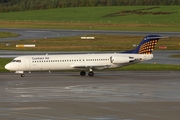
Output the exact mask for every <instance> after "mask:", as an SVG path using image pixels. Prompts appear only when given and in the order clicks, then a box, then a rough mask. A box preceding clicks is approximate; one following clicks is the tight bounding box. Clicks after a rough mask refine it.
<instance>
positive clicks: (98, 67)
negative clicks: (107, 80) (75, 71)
mask: <svg viewBox="0 0 180 120" xmlns="http://www.w3.org/2000/svg"><path fill="white" fill-rule="evenodd" d="M72 67H74V68H79V69H86V68H87V69H89V68H91V69H106V68H109V67H110V65H72Z"/></svg>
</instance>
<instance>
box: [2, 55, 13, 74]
mask: <svg viewBox="0 0 180 120" xmlns="http://www.w3.org/2000/svg"><path fill="white" fill-rule="evenodd" d="M10 61H12V59H10V58H0V72H7V70H6V69H5V68H4V66H5V65H6V64H7V63H9V62H10Z"/></svg>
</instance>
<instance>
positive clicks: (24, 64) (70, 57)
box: [5, 35, 164, 77]
mask: <svg viewBox="0 0 180 120" xmlns="http://www.w3.org/2000/svg"><path fill="white" fill-rule="evenodd" d="M160 38H164V37H161V36H159V35H149V36H146V37H144V39H143V40H142V41H141V43H140V44H139V45H138V46H137V47H136V48H135V49H134V50H130V51H126V52H123V53H101V54H100V53H99V54H66V55H33V56H19V57H16V58H15V59H14V60H12V62H10V63H8V64H7V65H6V66H5V68H6V69H7V70H10V71H15V73H19V74H21V77H24V76H25V74H24V72H25V71H28V72H31V71H49V72H50V71H53V70H80V71H81V72H80V75H81V76H85V75H86V72H85V71H89V72H88V75H89V76H94V72H93V71H94V70H100V69H107V68H118V67H122V66H126V65H130V64H134V63H137V62H140V61H146V60H150V59H152V58H153V54H152V51H153V50H154V47H155V45H156V44H157V42H158V40H159V39H160Z"/></svg>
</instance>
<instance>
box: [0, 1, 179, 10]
mask: <svg viewBox="0 0 180 120" xmlns="http://www.w3.org/2000/svg"><path fill="white" fill-rule="evenodd" d="M140 5H180V0H0V12H10V11H26V10H41V9H53V8H66V7H91V6H140Z"/></svg>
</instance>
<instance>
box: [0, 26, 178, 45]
mask: <svg viewBox="0 0 180 120" xmlns="http://www.w3.org/2000/svg"><path fill="white" fill-rule="evenodd" d="M0 32H13V33H17V34H19V35H20V36H18V37H15V38H0V42H8V41H13V40H25V39H39V38H56V37H67V36H79V35H87V34H111V35H137V36H146V35H150V34H156V35H162V36H170V37H172V36H180V32H140V31H108V30H59V29H57V30H55V29H21V28H19V29H18V28H0Z"/></svg>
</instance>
